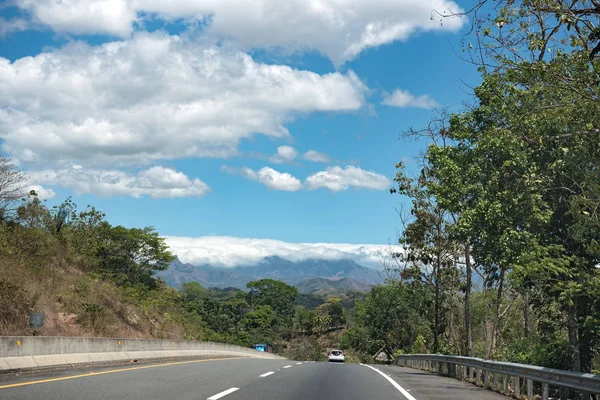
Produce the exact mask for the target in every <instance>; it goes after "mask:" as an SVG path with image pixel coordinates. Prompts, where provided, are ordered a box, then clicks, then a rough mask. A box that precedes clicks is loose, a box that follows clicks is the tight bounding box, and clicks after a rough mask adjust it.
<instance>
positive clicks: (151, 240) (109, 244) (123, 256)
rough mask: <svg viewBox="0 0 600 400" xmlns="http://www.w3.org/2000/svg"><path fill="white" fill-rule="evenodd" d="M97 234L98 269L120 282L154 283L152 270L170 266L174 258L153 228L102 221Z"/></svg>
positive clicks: (124, 283)
mask: <svg viewBox="0 0 600 400" xmlns="http://www.w3.org/2000/svg"><path fill="white" fill-rule="evenodd" d="M96 234H97V237H98V241H99V244H98V247H97V256H98V258H99V260H100V262H99V269H100V271H101V272H102V273H104V274H106V275H107V276H109V277H111V278H112V279H114V280H115V281H116V282H117V283H119V284H121V285H134V284H136V283H143V284H145V285H147V286H153V285H154V284H155V280H154V278H153V273H154V272H155V271H162V270H165V269H167V268H168V266H169V263H170V262H171V261H173V259H174V258H173V255H172V254H171V253H170V252H169V251H168V247H167V245H166V243H165V242H164V239H163V238H161V237H160V236H159V234H158V232H156V231H155V230H154V228H151V227H147V228H144V229H137V228H131V229H127V228H125V227H122V226H114V227H113V226H111V225H110V224H109V223H108V222H101V223H100V224H99V225H98V226H97V227H96Z"/></svg>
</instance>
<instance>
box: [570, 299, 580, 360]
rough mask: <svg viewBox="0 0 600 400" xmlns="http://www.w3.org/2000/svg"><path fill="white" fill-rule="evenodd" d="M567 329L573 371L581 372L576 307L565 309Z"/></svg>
mask: <svg viewBox="0 0 600 400" xmlns="http://www.w3.org/2000/svg"><path fill="white" fill-rule="evenodd" d="M567 313H568V315H567V329H568V331H569V343H570V344H571V350H572V352H573V355H572V357H573V358H572V360H573V371H575V372H581V355H580V353H579V339H578V330H577V307H576V306H575V305H572V306H569V308H568V310H567Z"/></svg>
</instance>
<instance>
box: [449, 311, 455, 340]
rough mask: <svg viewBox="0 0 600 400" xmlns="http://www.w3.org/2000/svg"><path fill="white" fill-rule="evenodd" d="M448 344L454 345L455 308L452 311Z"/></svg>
mask: <svg viewBox="0 0 600 400" xmlns="http://www.w3.org/2000/svg"><path fill="white" fill-rule="evenodd" d="M449 331H450V333H449V335H448V343H450V345H454V307H453V308H451V309H450V326H449Z"/></svg>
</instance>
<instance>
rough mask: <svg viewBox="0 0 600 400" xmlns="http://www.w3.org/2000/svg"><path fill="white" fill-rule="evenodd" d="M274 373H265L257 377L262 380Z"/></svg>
mask: <svg viewBox="0 0 600 400" xmlns="http://www.w3.org/2000/svg"><path fill="white" fill-rule="evenodd" d="M274 373H275V372H273V371H269V372H265V373H264V374H262V375H259V378H264V377H265V376H269V375H273V374H274Z"/></svg>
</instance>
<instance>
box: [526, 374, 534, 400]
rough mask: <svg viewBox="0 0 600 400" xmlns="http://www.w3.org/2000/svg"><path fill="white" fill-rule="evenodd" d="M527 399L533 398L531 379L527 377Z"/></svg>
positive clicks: (531, 399)
mask: <svg viewBox="0 0 600 400" xmlns="http://www.w3.org/2000/svg"><path fill="white" fill-rule="evenodd" d="M527 399H529V400H533V381H532V380H531V379H527Z"/></svg>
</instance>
